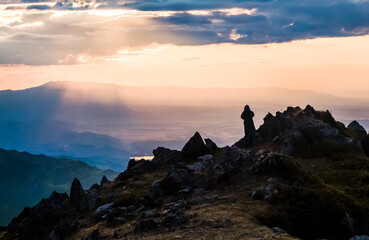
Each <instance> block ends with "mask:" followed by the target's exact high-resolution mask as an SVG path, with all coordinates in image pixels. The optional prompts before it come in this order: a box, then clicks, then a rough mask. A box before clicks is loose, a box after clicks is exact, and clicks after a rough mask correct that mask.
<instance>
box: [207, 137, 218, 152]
mask: <svg viewBox="0 0 369 240" xmlns="http://www.w3.org/2000/svg"><path fill="white" fill-rule="evenodd" d="M204 140H205V146H206V147H207V148H208V150H209V152H210V153H212V154H214V153H215V152H217V151H218V150H219V147H218V146H217V145H216V143H215V142H213V141H212V140H211V139H210V138H205V139H204Z"/></svg>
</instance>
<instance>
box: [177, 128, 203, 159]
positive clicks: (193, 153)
mask: <svg viewBox="0 0 369 240" xmlns="http://www.w3.org/2000/svg"><path fill="white" fill-rule="evenodd" d="M181 152H182V154H183V155H184V156H185V157H187V158H196V157H199V156H202V155H205V154H207V153H210V151H209V149H208V148H207V147H206V145H205V143H204V141H203V140H202V137H201V135H200V133H198V132H196V133H195V135H193V136H192V137H191V138H190V140H189V141H188V142H187V143H186V144H185V145H184V147H183V148H182V151H181Z"/></svg>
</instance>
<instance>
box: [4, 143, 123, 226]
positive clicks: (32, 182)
mask: <svg viewBox="0 0 369 240" xmlns="http://www.w3.org/2000/svg"><path fill="white" fill-rule="evenodd" d="M104 175H105V176H107V177H108V178H109V179H112V178H114V177H116V176H117V173H116V172H113V171H111V170H106V171H103V170H100V169H98V168H96V167H90V166H88V165H87V164H85V163H83V162H79V161H73V160H69V159H57V158H51V157H46V156H44V155H32V154H29V153H27V152H18V151H7V150H3V149H0V192H1V198H0V224H1V225H5V224H8V223H9V221H10V220H11V219H12V217H15V216H16V215H17V214H19V212H20V211H21V210H22V209H23V208H24V207H25V206H32V205H34V204H36V203H37V202H39V201H40V199H41V198H44V197H48V196H49V195H50V194H51V193H52V192H53V191H58V192H65V191H68V190H69V188H70V186H71V181H72V180H73V178H75V177H78V178H79V179H80V180H81V183H82V185H83V186H84V187H90V186H91V185H92V184H94V183H97V182H99V181H100V179H101V178H102V177H103V176H104Z"/></svg>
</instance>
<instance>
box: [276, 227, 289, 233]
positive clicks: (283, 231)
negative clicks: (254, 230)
mask: <svg viewBox="0 0 369 240" xmlns="http://www.w3.org/2000/svg"><path fill="white" fill-rule="evenodd" d="M285 232H286V231H285V230H283V229H282V228H279V227H274V228H273V233H275V234H281V233H285Z"/></svg>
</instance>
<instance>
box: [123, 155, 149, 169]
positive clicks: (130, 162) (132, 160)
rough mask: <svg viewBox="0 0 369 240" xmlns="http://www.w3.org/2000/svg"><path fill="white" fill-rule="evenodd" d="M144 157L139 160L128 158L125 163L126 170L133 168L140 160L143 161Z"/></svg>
mask: <svg viewBox="0 0 369 240" xmlns="http://www.w3.org/2000/svg"><path fill="white" fill-rule="evenodd" d="M144 161H145V159H141V160H136V159H134V158H133V159H130V160H129V162H128V165H127V170H129V169H131V168H133V167H134V166H136V165H137V164H140V163H142V162H144Z"/></svg>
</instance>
